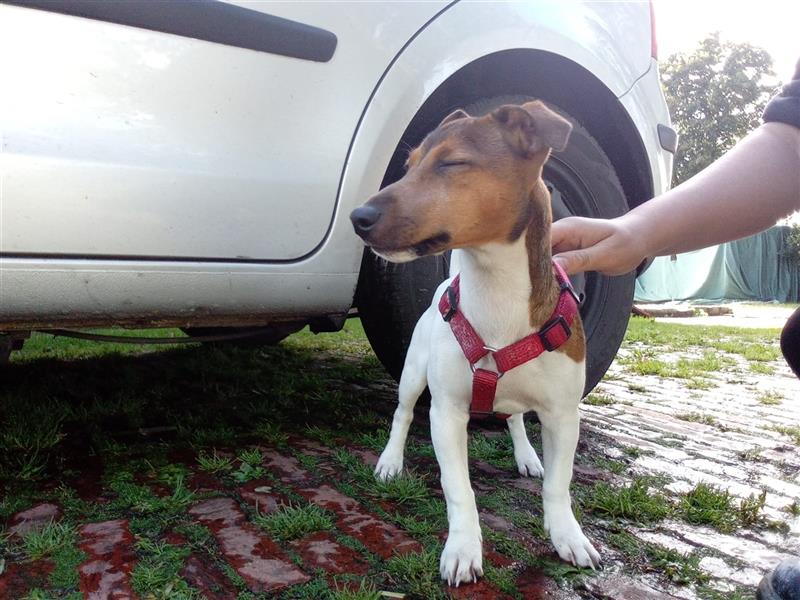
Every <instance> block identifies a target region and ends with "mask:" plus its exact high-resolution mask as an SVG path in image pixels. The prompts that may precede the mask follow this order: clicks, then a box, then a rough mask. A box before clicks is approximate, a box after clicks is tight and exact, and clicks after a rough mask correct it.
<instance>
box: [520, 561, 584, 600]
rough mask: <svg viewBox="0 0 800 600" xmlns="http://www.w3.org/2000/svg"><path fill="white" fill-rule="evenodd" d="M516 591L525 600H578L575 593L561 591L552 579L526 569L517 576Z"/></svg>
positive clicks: (535, 570)
mask: <svg viewBox="0 0 800 600" xmlns="http://www.w3.org/2000/svg"><path fill="white" fill-rule="evenodd" d="M517 591H518V592H519V593H520V595H521V596H522V597H523V598H525V600H578V599H579V598H580V596H578V594H576V593H575V592H572V591H568V590H562V589H561V588H559V587H558V584H557V583H556V582H555V580H554V579H553V578H552V577H548V576H547V575H545V574H544V573H542V572H541V571H539V570H538V569H535V568H533V567H527V568H526V569H524V570H523V571H522V572H521V573H520V574H519V575H518V576H517Z"/></svg>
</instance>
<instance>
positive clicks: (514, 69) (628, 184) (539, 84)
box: [381, 48, 654, 208]
mask: <svg viewBox="0 0 800 600" xmlns="http://www.w3.org/2000/svg"><path fill="white" fill-rule="evenodd" d="M504 95H509V96H512V95H527V96H532V97H535V98H539V99H541V100H543V101H545V102H549V103H552V104H554V105H556V106H558V107H559V108H561V109H563V110H565V111H566V112H568V113H569V114H570V115H571V116H572V117H574V118H575V119H577V120H578V121H579V122H580V123H581V125H583V126H584V127H585V128H586V129H587V130H589V132H590V133H591V134H592V135H593V136H594V138H595V139H596V140H597V141H598V143H599V144H600V146H601V147H602V148H603V151H604V152H605V153H606V155H607V156H608V157H609V159H610V160H611V162H612V164H613V165H614V168H615V170H616V171H617V176H618V177H619V179H620V182H621V184H622V187H623V190H624V191H625V196H626V198H627V200H628V205H629V208H633V207H634V206H638V205H639V204H641V203H643V202H645V201H646V200H648V199H649V198H651V197H652V196H653V193H654V186H653V177H652V173H651V171H650V166H649V163H648V157H647V152H646V150H645V147H644V143H643V142H642V138H641V136H640V135H639V132H638V130H637V128H636V125H635V124H634V123H633V121H632V119H631V118H630V116H629V115H628V113H627V111H626V110H625V108H624V107H623V105H622V104H621V103H620V101H619V100H618V99H617V98H616V96H614V94H613V93H612V92H611V90H609V89H608V88H607V87H606V86H605V85H604V84H603V83H602V82H601V81H600V80H599V79H598V78H597V77H595V76H594V75H593V74H592V73H591V72H589V71H588V70H587V69H585V68H584V67H582V66H581V65H579V64H577V63H575V62H573V61H571V60H569V59H567V58H565V57H563V56H559V55H557V54H554V53H551V52H547V51H543V50H535V49H527V48H521V49H512V50H502V51H498V52H494V53H492V54H488V55H486V56H483V57H481V58H479V59H477V60H475V61H473V62H471V63H468V64H467V65H465V66H463V67H462V68H460V69H459V70H457V71H456V72H454V73H453V74H452V75H450V76H449V77H448V78H447V79H446V80H445V81H444V82H443V83H442V84H441V85H439V86H438V87H437V88H436V90H435V91H434V92H433V93H432V94H431V95H430V96H429V97H428V98H427V100H426V101H425V102H424V103H423V105H422V106H421V107H420V109H419V110H418V111H417V113H416V115H415V116H414V118H413V119H412V121H411V122H410V123H409V125H408V126H407V127H406V130H405V131H404V133H403V136H402V138H401V140H400V143H399V144H398V145H397V147H396V149H395V151H394V153H393V155H392V158H391V160H390V162H389V165H388V167H387V169H386V172H385V174H384V177H383V181H382V182H381V187H384V186H386V185H388V184H390V183H392V182H393V181H395V180H397V179H399V178H400V177H401V176H402V174H403V165H404V163H405V159H406V157H407V152H408V149H409V148H413V147H415V146H417V145H418V144H419V143H420V142H421V141H422V139H423V138H424V137H425V135H426V134H427V133H428V132H430V131H432V130H433V129H434V128H435V127H436V126H437V125H438V124H439V121H440V120H441V119H442V118H443V117H444V116H446V115H447V114H449V113H450V112H451V111H453V110H455V109H457V108H462V107H464V106H466V105H468V104H470V103H471V102H474V101H476V100H479V99H481V98H487V97H493V96H504ZM587 99H591V101H587Z"/></svg>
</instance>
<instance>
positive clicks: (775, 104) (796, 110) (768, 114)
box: [764, 60, 800, 127]
mask: <svg viewBox="0 0 800 600" xmlns="http://www.w3.org/2000/svg"><path fill="white" fill-rule="evenodd" d="M764 121H765V122H768V121H773V122H778V123H787V124H788V125H794V126H795V127H800V60H798V61H797V66H796V67H795V71H794V77H793V78H792V80H791V81H790V82H789V83H787V84H786V85H784V86H783V89H782V90H781V93H780V94H778V95H777V96H775V97H774V98H773V99H772V100H770V102H769V104H767V108H766V109H765V110H764Z"/></svg>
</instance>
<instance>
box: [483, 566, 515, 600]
mask: <svg viewBox="0 0 800 600" xmlns="http://www.w3.org/2000/svg"><path fill="white" fill-rule="evenodd" d="M483 576H484V578H485V579H486V581H488V582H489V583H491V584H492V585H493V586H494V587H496V588H497V589H498V590H500V591H501V592H503V593H504V594H507V595H509V596H511V597H512V598H514V597H521V596H520V595H519V592H518V591H517V586H516V580H517V574H516V573H515V571H514V568H513V567H496V566H494V565H493V564H491V563H489V562H487V561H485V560H484V563H483Z"/></svg>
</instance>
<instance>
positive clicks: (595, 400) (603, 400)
mask: <svg viewBox="0 0 800 600" xmlns="http://www.w3.org/2000/svg"><path fill="white" fill-rule="evenodd" d="M583 402H584V403H585V404H589V405H590V406H611V405H612V404H615V403H616V400H614V399H613V398H612V397H611V396H609V395H608V394H589V395H588V396H586V398H584V399H583Z"/></svg>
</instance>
